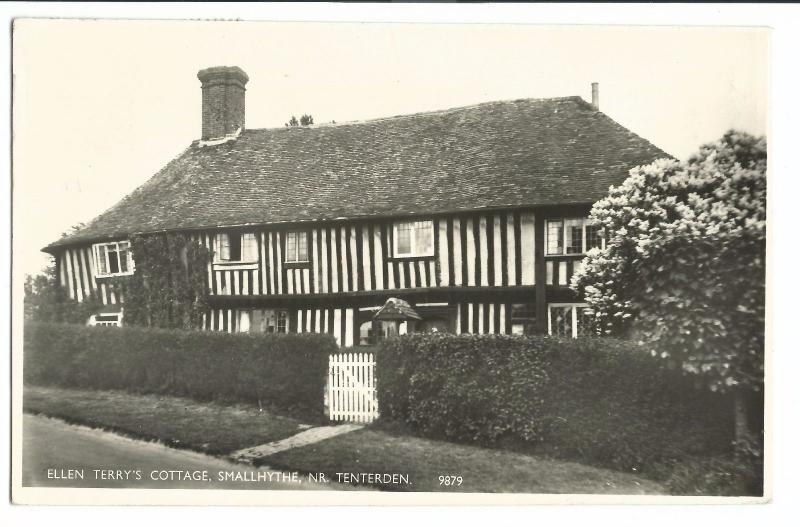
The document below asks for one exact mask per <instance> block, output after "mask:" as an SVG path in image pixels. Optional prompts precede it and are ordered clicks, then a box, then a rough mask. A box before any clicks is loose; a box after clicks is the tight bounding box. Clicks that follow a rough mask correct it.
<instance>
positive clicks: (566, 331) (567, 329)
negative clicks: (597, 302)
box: [550, 306, 572, 337]
mask: <svg viewBox="0 0 800 527" xmlns="http://www.w3.org/2000/svg"><path fill="white" fill-rule="evenodd" d="M550 332H551V333H552V334H553V335H554V336H558V337H571V336H572V306H554V307H551V308H550Z"/></svg>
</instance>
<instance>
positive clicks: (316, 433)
mask: <svg viewBox="0 0 800 527" xmlns="http://www.w3.org/2000/svg"><path fill="white" fill-rule="evenodd" d="M361 428H364V425H359V424H353V423H348V424H343V425H330V426H317V427H314V428H309V429H308V430H304V431H302V432H300V433H299V434H295V435H293V436H291V437H287V438H286V439H281V440H279V441H273V442H271V443H265V444H263V445H258V446H253V447H248V448H243V449H241V450H237V451H236V452H233V453H231V454H230V455H229V456H228V457H229V458H230V459H233V460H234V461H238V462H245V463H251V462H252V461H253V460H254V459H258V458H262V457H266V456H271V455H272V454H277V453H278V452H283V451H284V450H289V449H292V448H298V447H301V446H306V445H310V444H313V443H318V442H319V441H323V440H325V439H330V438H331V437H336V436H338V435H342V434H347V433H349V432H355V431H356V430H360V429H361Z"/></svg>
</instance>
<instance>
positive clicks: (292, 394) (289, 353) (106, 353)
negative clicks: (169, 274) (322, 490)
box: [23, 322, 337, 419]
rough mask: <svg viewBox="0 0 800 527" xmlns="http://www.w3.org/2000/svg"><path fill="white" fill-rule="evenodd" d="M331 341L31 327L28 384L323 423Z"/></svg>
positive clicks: (27, 348) (32, 324) (26, 369)
mask: <svg viewBox="0 0 800 527" xmlns="http://www.w3.org/2000/svg"><path fill="white" fill-rule="evenodd" d="M336 350H337V347H336V342H335V341H334V339H333V338H332V337H331V336H329V335H318V334H310V333H304V334H288V335H250V334H227V333H216V332H200V331H183V330H172V329H152V328H139V327H123V328H113V327H86V326H78V325H70V324H53V323H41V322H28V323H26V324H25V334H24V366H23V368H24V369H23V372H24V380H25V383H26V384H40V385H56V386H64V387H74V388H88V389H97V390H111V389H113V390H127V391H131V392H136V393H157V394H164V395H175V396H180V397H190V398H192V399H196V400H199V401H209V400H222V401H225V400H228V401H242V402H247V403H253V404H256V403H257V404H262V405H264V406H267V407H270V408H275V409H277V410H282V411H285V412H288V413H290V414H292V415H297V416H302V417H304V418H311V419H318V418H321V417H322V414H323V393H324V386H325V380H326V375H327V369H328V354H330V353H335V352H336Z"/></svg>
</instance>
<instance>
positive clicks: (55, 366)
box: [12, 19, 771, 505]
mask: <svg viewBox="0 0 800 527" xmlns="http://www.w3.org/2000/svg"><path fill="white" fill-rule="evenodd" d="M769 44H770V31H769V30H768V29H765V28H755V27H754V28H732V27H695V28H689V27H658V28H656V27H633V26H629V27H624V26H615V27H612V26H607V27H604V26H534V25H522V24H518V25H498V24H486V25H481V24H472V25H468V24H461V25H459V24H430V25H426V24H387V23H382V24H378V23H373V24H357V23H347V24H345V23H270V22H220V21H207V22H205V21H152V20H150V21H147V20H78V19H72V20H67V19H60V20H59V19H17V20H15V21H14V25H13V205H14V212H13V220H14V241H13V245H14V247H13V248H14V269H13V287H14V298H15V303H14V305H13V308H12V309H13V328H12V329H13V353H14V354H13V378H12V382H13V385H14V390H13V423H12V425H13V436H12V454H13V457H12V462H13V463H12V500H13V501H14V502H15V503H20V504H65V503H69V504H90V503H91V504H265V505H266V504H286V503H295V504H414V503H415V504H423V503H424V504H453V503H486V504H502V503H664V502H673V503H733V502H736V503H742V502H749V503H763V502H765V501H768V500H769V498H770V495H771V489H770V478H769V476H768V475H767V476H765V473H767V474H768V473H769V464H770V463H769V462H770V457H769V449H770V441H769V437H770V434H769V427H768V425H765V415H766V417H767V419H766V420H767V422H768V420H769V419H768V418H769V415H768V413H765V395H764V394H765V391H766V392H768V391H769V384H768V382H765V379H769V376H765V371H766V368H765V356H766V355H767V351H768V347H767V346H766V345H765V305H766V302H765V295H766V272H767V259H766V251H767V245H766V231H767V221H766V219H767V209H766V196H767V166H768V161H767V148H768V142H769V140H770V138H769V135H768V131H769V127H768V122H769V115H768V113H769V104H768V88H769V73H770V61H769ZM765 453H766V456H765Z"/></svg>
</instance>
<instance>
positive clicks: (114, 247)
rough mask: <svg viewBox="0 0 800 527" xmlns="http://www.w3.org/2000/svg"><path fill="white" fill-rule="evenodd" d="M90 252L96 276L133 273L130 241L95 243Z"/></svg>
mask: <svg viewBox="0 0 800 527" xmlns="http://www.w3.org/2000/svg"><path fill="white" fill-rule="evenodd" d="M92 252H93V253H94V268H95V275H96V276H97V277H98V278H103V277H107V276H125V275H129V274H133V255H132V254H131V244H130V242H127V241H124V242H107V243H95V244H94V245H93V246H92Z"/></svg>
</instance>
